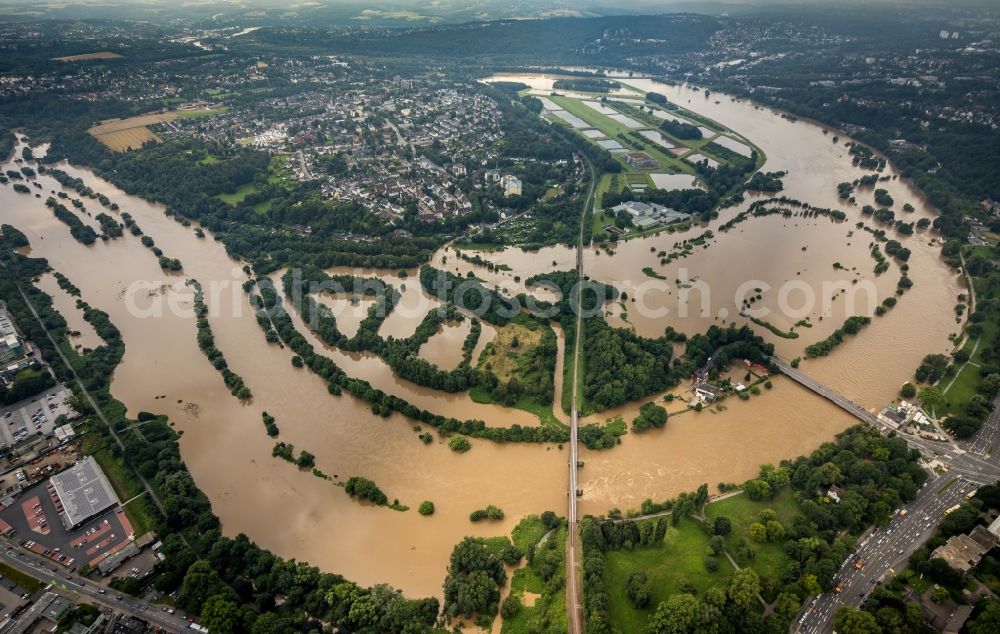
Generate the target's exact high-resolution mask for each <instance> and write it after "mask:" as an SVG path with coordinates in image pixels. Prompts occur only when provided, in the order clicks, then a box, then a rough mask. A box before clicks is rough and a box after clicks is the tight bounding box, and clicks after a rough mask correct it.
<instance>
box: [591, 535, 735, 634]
mask: <svg viewBox="0 0 1000 634" xmlns="http://www.w3.org/2000/svg"><path fill="white" fill-rule="evenodd" d="M707 552H708V536H707V535H706V534H705V532H704V531H703V530H702V528H701V525H700V523H699V522H698V521H697V520H694V519H691V518H685V519H683V520H681V522H680V524H679V525H678V526H677V528H673V527H671V528H668V529H667V534H666V536H665V537H664V538H663V544H662V545H661V546H660V547H659V548H644V549H639V550H633V551H631V552H628V551H613V552H609V553H607V554H606V555H605V568H604V570H605V573H604V574H605V578H604V581H605V586H606V587H607V589H608V594H609V595H610V598H611V617H612V620H613V622H614V623H616V624H617V625H618V629H619V630H620V631H621V632H623V633H624V634H632V633H637V634H638V633H644V632H645V631H646V624H647V621H648V620H649V616H650V615H651V614H652V613H653V612H654V610H655V608H656V606H657V605H659V603H660V602H661V601H664V600H665V599H667V597H669V596H670V595H672V594H677V593H679V592H681V591H682V590H681V587H682V586H686V585H688V584H690V585H691V586H693V587H694V588H695V589H697V592H698V594H702V593H704V592H705V591H706V590H708V589H709V588H711V587H713V586H725V585H726V583H728V581H729V577H730V576H731V575H732V574H733V572H735V571H734V569H733V567H732V566H731V565H730V564H729V562H728V561H726V559H725V558H724V557H719V558H717V559H718V562H719V569H718V570H717V571H715V572H711V573H710V572H708V571H706V570H705V556H706V553H707ZM637 570H641V571H643V572H645V573H646V575H647V577H648V579H649V589H650V594H651V595H652V596H651V601H650V607H649V608H647V609H645V610H637V609H635V607H634V606H633V605H632V602H631V600H630V599H629V598H628V595H626V594H625V583H626V581H627V580H628V577H629V575H630V574H631V573H632V572H634V571H637Z"/></svg>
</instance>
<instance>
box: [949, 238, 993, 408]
mask: <svg viewBox="0 0 1000 634" xmlns="http://www.w3.org/2000/svg"><path fill="white" fill-rule="evenodd" d="M981 249H986V250H988V249H989V248H988V247H973V248H971V249H969V250H968V251H967V252H966V257H968V256H970V255H972V254H973V253H976V252H977V251H979V250H981ZM979 252H980V253H982V251H979ZM980 286H981V285H980ZM989 297H990V293H989V290H988V289H985V288H976V301H977V303H979V304H980V305H981V304H982V303H983V302H985V301H986V300H987V299H989ZM979 325H980V326H982V329H983V331H982V334H981V335H980V337H979V345H978V347H976V338H975V337H969V338H968V339H967V340H966V342H965V344H964V345H963V346H962V349H963V350H965V351H966V352H969V353H972V349H973V348H974V347H975V348H976V351H975V353H972V354H971V356H970V357H969V364H968V365H966V366H965V368H964V369H963V370H961V371H960V372H959V373H958V376H957V377H955V381H954V382H953V383H951V385H950V387H948V390H947V391H946V392H945V393H944V400H945V404H944V406H943V407H942V409H943V411H938V414H939V415H944V414H948V415H956V414H957V415H960V414H963V413H964V410H965V407H964V404H965V403H967V402H969V399H971V398H972V396H973V395H974V394H975V393H976V388H977V387H979V383H980V381H981V380H982V377H981V376H980V375H979V370H980V366H981V365H982V364H983V353H984V352H985V351H987V350H990V349H992V348H993V346H994V345H995V342H996V339H997V336H998V335H1000V324H998V323H997V322H996V320H995V319H990V318H989V317H987V319H984V320H983V321H982V322H980V324H979ZM949 382H951V379H945V380H943V381H942V382H941V385H942V387H944V386H946V385H948V384H949Z"/></svg>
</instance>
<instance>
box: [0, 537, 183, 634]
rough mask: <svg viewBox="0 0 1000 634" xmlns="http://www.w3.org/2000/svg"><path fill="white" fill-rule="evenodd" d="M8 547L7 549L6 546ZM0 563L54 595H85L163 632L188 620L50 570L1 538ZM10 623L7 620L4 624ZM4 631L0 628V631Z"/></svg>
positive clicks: (48, 563)
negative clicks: (47, 587)
mask: <svg viewBox="0 0 1000 634" xmlns="http://www.w3.org/2000/svg"><path fill="white" fill-rule="evenodd" d="M7 546H10V549H9V550H7V549H6V547H7ZM4 547H5V550H4V551H3V553H4V556H3V562H4V563H6V564H7V565H9V566H11V567H12V568H15V569H16V570H19V571H21V572H23V573H25V574H27V575H29V576H31V577H34V578H35V579H38V580H39V581H42V582H43V583H49V584H52V586H51V588H50V591H51V592H55V593H57V594H61V595H64V596H66V597H70V598H72V599H79V598H81V597H85V598H86V600H87V602H88V603H92V604H96V605H101V606H104V607H106V608H109V609H111V610H113V611H115V612H119V613H121V614H126V615H128V616H134V617H136V618H139V619H142V620H144V621H146V622H148V623H150V624H152V625H155V626H158V627H159V628H160V629H162V630H163V631H166V632H174V633H177V632H182V631H183V630H185V629H186V628H187V626H188V622H187V620H186V619H185V617H184V616H183V615H181V614H180V613H179V612H178V613H176V614H168V613H167V612H162V611H161V610H160V608H159V607H156V606H150V605H147V604H146V603H143V602H142V601H140V600H138V599H136V598H135V597H131V596H129V595H127V594H121V593H119V592H116V591H115V590H110V589H107V588H104V587H102V586H100V585H99V584H97V583H94V582H93V581H90V580H89V579H85V578H83V577H80V576H78V575H73V574H69V575H67V572H66V571H65V570H63V569H61V568H60V569H59V570H58V571H55V570H52V566H53V564H52V562H51V561H49V560H47V559H44V558H42V557H39V556H37V555H35V554H34V553H32V552H27V551H24V550H21V549H19V548H17V547H16V543H15V542H11V541H7V540H4ZM11 625H13V621H11V622H9V623H8V625H7V627H10V626H11ZM4 631H6V629H5V628H0V632H4Z"/></svg>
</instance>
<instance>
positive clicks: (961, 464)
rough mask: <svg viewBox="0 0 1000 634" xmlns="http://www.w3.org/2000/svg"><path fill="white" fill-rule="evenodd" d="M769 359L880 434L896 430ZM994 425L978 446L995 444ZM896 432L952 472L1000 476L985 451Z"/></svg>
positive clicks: (982, 434) (983, 432)
mask: <svg viewBox="0 0 1000 634" xmlns="http://www.w3.org/2000/svg"><path fill="white" fill-rule="evenodd" d="M771 361H772V362H774V364H775V365H776V366H777V367H778V369H779V370H781V373H782V374H784V375H785V376H787V377H788V378H790V379H792V380H793V381H795V382H797V383H799V384H800V385H802V386H803V387H805V388H807V389H809V390H812V391H813V392H815V393H816V394H818V395H820V396H822V397H823V398H825V399H827V400H829V401H830V402H831V403H834V404H835V405H837V406H839V407H840V408H841V409H843V410H844V411H846V412H848V413H849V414H851V415H852V416H854V417H855V418H857V419H858V420H860V421H862V422H863V423H866V424H868V425H871V426H873V427H875V428H876V429H878V430H879V431H881V432H882V433H883V434H889V433H893V432H896V430H895V429H893V428H892V427H889V426H888V425H885V424H884V423H882V422H881V421H879V420H878V417H877V416H876V415H875V414H872V413H871V412H869V411H868V410H866V409H865V408H864V407H862V406H861V405H858V404H857V403H855V402H854V401H852V400H850V399H849V398H847V397H846V396H844V395H842V394H840V393H839V392H837V391H836V390H833V389H832V388H829V387H827V386H825V385H823V384H822V383H820V382H819V381H817V380H815V379H813V378H812V377H810V376H809V375H807V374H806V373H804V372H802V371H801V370H798V369H796V368H793V367H792V366H791V365H789V364H788V363H785V362H784V361H782V360H781V359H779V358H777V357H771ZM996 404H1000V399H998V401H997V402H996ZM993 412H994V413H993V414H992V415H991V418H993V417H995V416H997V415H998V414H997V411H996V408H994V410H993ZM997 427H998V424H997V421H996V420H995V419H994V420H993V421H992V422H991V423H988V424H986V425H984V428H983V430H981V432H980V434H979V435H978V437H977V440H980V443H981V444H980V446H983V447H986V448H989V447H992V446H994V444H995V442H996V439H995V438H992V435H993V434H991V433H990V432H989V431H987V428H989V429H993V430H994V433H995V431H996V429H997ZM896 433H897V434H898V436H899V437H900V438H902V439H904V440H905V441H906V442H907V444H909V445H910V447H912V448H914V449H916V450H917V451H919V452H920V453H921V454H923V456H924V458H925V459H927V460H928V461H932V460H938V461H940V462H942V463H943V464H945V465H946V466H947V467H948V468H949V469H951V470H952V471H954V472H955V474H962V475H965V476H968V477H971V478H972V479H974V480H976V481H979V482H982V483H984V484H985V483H987V482H994V481H996V480H1000V460H997V461H992V460H991V458H990V457H989V456H987V455H983V454H985V453H986V452H985V451H980V452H976V451H968V450H966V449H964V448H962V447H961V446H959V447H957V448H956V447H955V446H954V445H953V444H951V443H946V442H941V441H936V440H928V439H926V438H921V437H919V436H917V435H914V434H906V433H898V432H896Z"/></svg>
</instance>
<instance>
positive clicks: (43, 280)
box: [35, 273, 104, 350]
mask: <svg viewBox="0 0 1000 634" xmlns="http://www.w3.org/2000/svg"><path fill="white" fill-rule="evenodd" d="M35 285H36V286H37V287H38V288H40V289H41V290H43V291H44V292H45V293H47V294H48V295H49V297H51V298H52V307H53V308H55V309H56V310H57V311H58V312H59V314H60V315H62V316H63V318H64V319H65V320H66V326H67V328H69V330H70V331H71V332H75V333H78V334H70V336H69V340H70V342H71V343H72V344H73V347H74V348H76V349H77V350H86V349H91V350H93V349H94V348H96V347H98V346H100V345H102V344H103V343H104V341H103V340H102V339H101V338H100V337H99V336H98V335H97V331H96V330H94V327H93V326H91V325H90V322H89V321H87V320H86V319H84V318H83V311H82V310H80V309H79V308H77V307H76V297H74V296H72V295H70V294H69V293H68V292H66V291H64V290H63V289H62V288H60V286H59V282H57V281H56V278H55V276H54V275H52V274H51V273H46V274H45V275H42V276H41V277H39V278H38V281H37V282H36V284H35Z"/></svg>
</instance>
